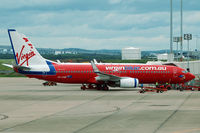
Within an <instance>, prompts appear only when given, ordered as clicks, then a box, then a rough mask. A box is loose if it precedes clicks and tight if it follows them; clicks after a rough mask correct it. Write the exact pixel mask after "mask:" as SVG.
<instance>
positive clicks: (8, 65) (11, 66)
mask: <svg viewBox="0 0 200 133" xmlns="http://www.w3.org/2000/svg"><path fill="white" fill-rule="evenodd" d="M2 65H4V66H7V67H10V68H13V65H10V64H2Z"/></svg>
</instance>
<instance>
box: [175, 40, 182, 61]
mask: <svg viewBox="0 0 200 133" xmlns="http://www.w3.org/2000/svg"><path fill="white" fill-rule="evenodd" d="M180 39H181V38H180V37H173V42H176V43H177V57H176V58H177V62H178V43H179V42H180Z"/></svg>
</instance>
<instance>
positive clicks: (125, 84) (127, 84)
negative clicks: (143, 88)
mask: <svg viewBox="0 0 200 133" xmlns="http://www.w3.org/2000/svg"><path fill="white" fill-rule="evenodd" d="M138 85H139V80H138V79H136V78H123V79H120V87H121V88H136V87H138Z"/></svg>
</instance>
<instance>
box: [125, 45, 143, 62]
mask: <svg viewBox="0 0 200 133" xmlns="http://www.w3.org/2000/svg"><path fill="white" fill-rule="evenodd" d="M140 59H141V50H140V49H139V48H134V47H128V48H123V49H122V60H140Z"/></svg>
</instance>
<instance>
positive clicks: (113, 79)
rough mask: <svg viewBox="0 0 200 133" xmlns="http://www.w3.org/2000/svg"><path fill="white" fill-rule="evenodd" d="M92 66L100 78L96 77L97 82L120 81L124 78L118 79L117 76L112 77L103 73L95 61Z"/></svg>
mask: <svg viewBox="0 0 200 133" xmlns="http://www.w3.org/2000/svg"><path fill="white" fill-rule="evenodd" d="M91 65H92V68H93V71H94V73H96V74H97V75H98V77H96V79H97V80H102V81H108V80H109V81H119V80H120V79H121V78H122V77H118V76H115V75H112V74H107V73H103V72H101V71H100V70H99V69H98V67H97V66H96V65H95V63H94V62H93V61H91Z"/></svg>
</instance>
